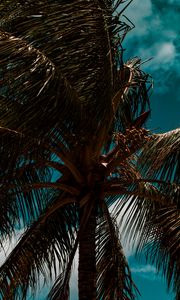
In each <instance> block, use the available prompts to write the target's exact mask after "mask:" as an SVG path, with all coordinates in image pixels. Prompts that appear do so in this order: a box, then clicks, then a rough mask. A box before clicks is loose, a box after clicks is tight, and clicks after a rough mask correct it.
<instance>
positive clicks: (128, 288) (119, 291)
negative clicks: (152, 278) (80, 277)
mask: <svg viewBox="0 0 180 300" xmlns="http://www.w3.org/2000/svg"><path fill="white" fill-rule="evenodd" d="M96 237H97V298H98V299H125V300H127V299H135V293H136V292H137V290H136V287H135V285H134V283H133V281H132V278H131V274H130V270H129V267H128V263H127V261H126V259H125V256H124V254H123V250H122V246H121V244H120V240H119V238H120V237H119V233H118V229H117V226H116V224H115V221H114V220H113V219H112V218H111V216H110V214H109V211H108V209H107V207H106V205H105V204H103V208H102V217H100V218H99V220H98V226H97V234H96Z"/></svg>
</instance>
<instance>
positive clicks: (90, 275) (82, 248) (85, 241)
mask: <svg viewBox="0 0 180 300" xmlns="http://www.w3.org/2000/svg"><path fill="white" fill-rule="evenodd" d="M82 215H83V212H82V213H81V216H82ZM95 229H96V217H95V209H93V210H92V211H91V215H90V217H89V220H88V221H87V224H86V227H85V229H84V230H83V233H82V235H81V236H80V242H79V269H78V273H79V274H78V275H79V276H78V288H79V300H96V257H95Z"/></svg>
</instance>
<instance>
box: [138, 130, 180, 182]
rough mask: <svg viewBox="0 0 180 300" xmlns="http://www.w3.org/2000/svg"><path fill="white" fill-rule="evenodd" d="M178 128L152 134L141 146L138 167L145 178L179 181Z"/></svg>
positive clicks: (179, 138) (179, 132)
mask: <svg viewBox="0 0 180 300" xmlns="http://www.w3.org/2000/svg"><path fill="white" fill-rule="evenodd" d="M179 147H180V129H175V130H173V131H169V132H166V133H162V134H154V135H152V136H151V139H150V140H149V141H148V142H147V143H146V144H145V146H144V147H143V149H142V151H141V154H140V157H139V160H138V167H139V169H140V170H141V173H142V174H143V176H144V177H145V178H152V179H158V180H162V181H166V182H174V183H178V184H179V183H180V151H179Z"/></svg>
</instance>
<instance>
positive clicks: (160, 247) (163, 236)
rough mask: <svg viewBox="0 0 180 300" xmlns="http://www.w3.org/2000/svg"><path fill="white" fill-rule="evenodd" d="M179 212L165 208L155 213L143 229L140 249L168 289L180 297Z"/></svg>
mask: <svg viewBox="0 0 180 300" xmlns="http://www.w3.org/2000/svg"><path fill="white" fill-rule="evenodd" d="M179 228H180V211H179V209H177V207H176V206H175V207H165V208H162V209H160V210H158V211H155V212H154V214H153V215H152V216H151V219H150V221H149V222H148V223H146V226H145V228H144V232H143V234H142V236H141V239H142V241H143V242H141V243H140V249H143V250H144V251H145V254H146V259H147V260H149V261H151V262H152V263H153V264H155V265H156V267H157V270H158V271H159V272H161V273H162V274H163V276H164V277H165V279H166V281H167V286H168V289H169V290H171V289H172V291H173V292H174V293H175V295H176V296H177V298H178V296H179V295H180V277H179V274H180V232H179Z"/></svg>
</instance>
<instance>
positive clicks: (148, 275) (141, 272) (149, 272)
mask: <svg viewBox="0 0 180 300" xmlns="http://www.w3.org/2000/svg"><path fill="white" fill-rule="evenodd" d="M131 272H132V274H134V275H137V276H140V277H141V278H144V279H148V280H160V278H161V277H160V275H158V273H157V270H156V268H155V267H154V266H152V265H149V264H147V265H138V266H135V267H131Z"/></svg>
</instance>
